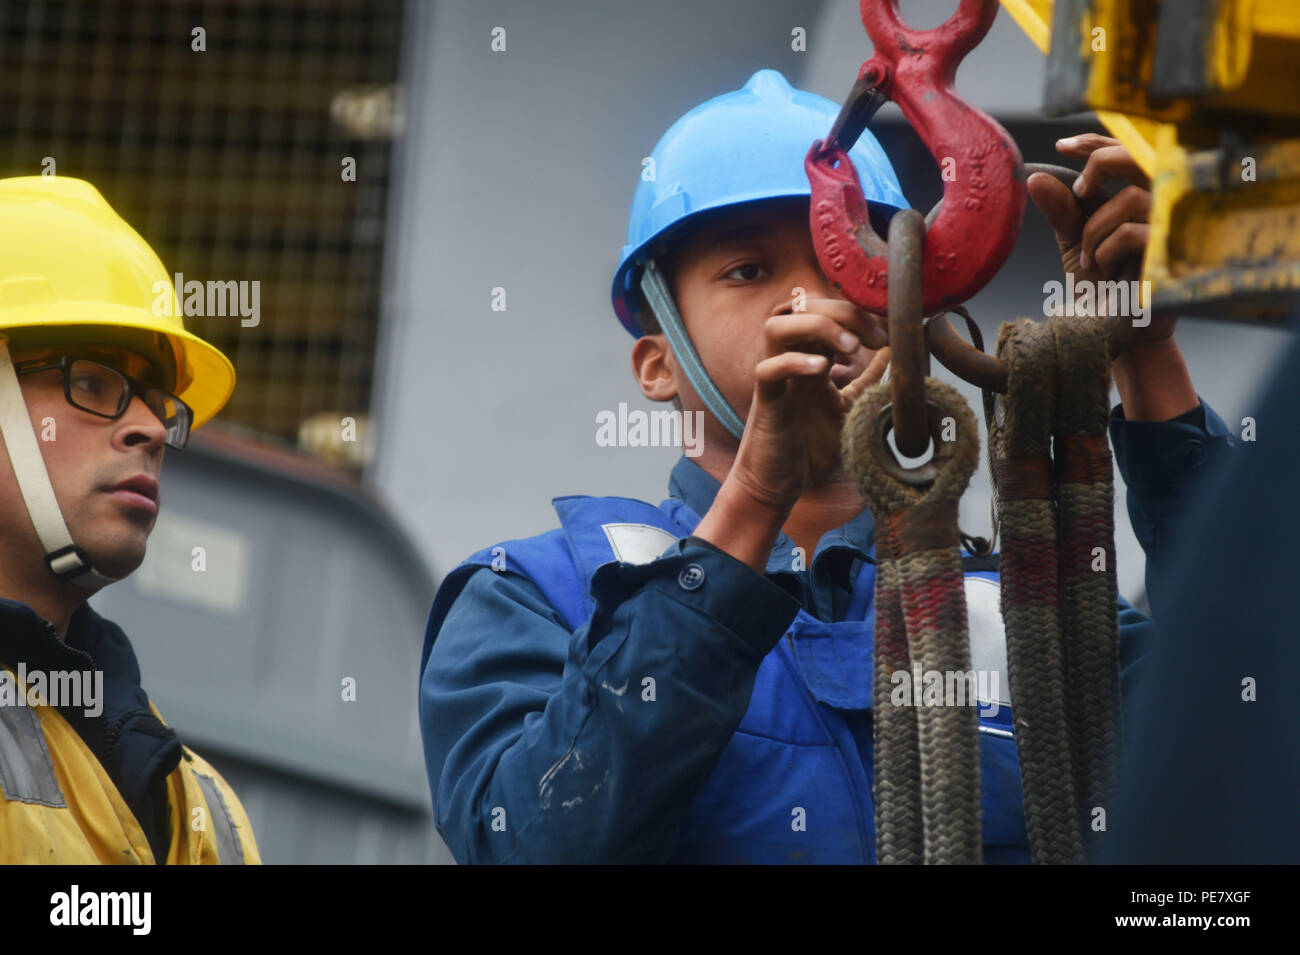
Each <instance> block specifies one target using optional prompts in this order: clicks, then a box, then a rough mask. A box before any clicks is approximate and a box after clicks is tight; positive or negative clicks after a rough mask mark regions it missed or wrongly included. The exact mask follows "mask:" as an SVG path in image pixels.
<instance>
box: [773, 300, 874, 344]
mask: <svg viewBox="0 0 1300 955" xmlns="http://www.w3.org/2000/svg"><path fill="white" fill-rule="evenodd" d="M792 305H793V300H789V301H786V302H784V303H782V305H781V307H780V308H779V309H777V314H808V315H813V314H816V315H825V316H827V317H829V318H830V319H831V320H833V321H835V322H837V323H838V324H840V325H842V326H844V328H846V329H847V330H848V331H850V332H851V333H853V334H854V335H855V336H856V337H857V338H858V339H859V340H860V341H861V342H862V344H864V345H866V346H867V347H868V348H880V347H881V346H882V345H884V344H885V342H886V341H888V338H889V319H888V318H886V317H885V316H883V315H873V314H871V313H870V312H867V311H864V310H863V309H861V308H859V307H858V306H857V305H855V304H853V303H852V302H850V301H848V300H846V299H843V298H817V297H813V296H809V297H806V298H805V299H804V301H803V308H802V309H801V310H800V311H799V312H794V311H793V308H792Z"/></svg>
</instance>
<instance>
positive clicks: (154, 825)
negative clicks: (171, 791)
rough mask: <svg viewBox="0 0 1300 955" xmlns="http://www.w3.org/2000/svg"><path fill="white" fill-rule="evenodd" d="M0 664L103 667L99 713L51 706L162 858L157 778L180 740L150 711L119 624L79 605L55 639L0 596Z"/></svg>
mask: <svg viewBox="0 0 1300 955" xmlns="http://www.w3.org/2000/svg"><path fill="white" fill-rule="evenodd" d="M0 663H5V664H8V665H9V666H11V667H13V668H15V669H17V667H18V665H19V664H20V663H22V664H25V665H26V668H27V670H28V672H31V671H34V670H42V671H46V672H49V671H55V670H65V671H66V670H87V669H90V670H96V669H97V670H100V671H102V672H103V675H104V679H103V701H102V703H103V711H102V712H101V713H100V714H99V715H97V716H87V715H86V712H85V709H84V708H82V707H59V712H60V713H61V714H62V715H63V717H64V719H66V720H67V721H68V722H69V723H70V724H71V725H72V727H73V729H74V730H76V732H77V734H78V735H79V736H80V737H81V738H82V740H84V741H85V743H86V745H87V746H89V747H90V750H91V752H93V753H94V754H95V756H96V758H97V759H98V760H99V762H100V765H102V766H103V767H104V769H105V771H106V772H107V773H108V775H109V777H110V778H111V779H112V780H113V783H114V784H115V785H116V786H117V788H118V791H119V792H120V793H121V794H122V797H123V799H125V800H126V803H127V805H128V806H130V807H131V810H132V812H133V813H134V814H135V816H136V818H137V819H138V820H139V821H140V823H141V826H142V827H143V828H144V831H145V833H146V835H147V836H148V838H149V842H150V845H151V846H152V847H153V850H154V854H155V857H156V858H158V860H159V861H162V860H163V859H164V858H165V856H166V853H167V848H168V844H169V841H170V837H169V833H168V830H167V798H166V791H165V789H164V788H162V787H163V780H164V779H165V778H166V776H167V775H168V774H170V773H171V772H172V771H173V770H174V769H175V768H176V766H177V765H178V764H179V763H180V760H181V755H182V748H181V742H180V740H179V739H178V738H177V736H176V734H175V733H174V732H173V731H172V729H171V728H170V727H168V726H167V725H165V724H164V723H163V722H162V721H161V720H159V719H158V718H157V717H156V716H154V715H153V712H152V710H151V709H150V706H149V696H148V694H147V693H145V691H144V688H143V687H142V686H141V685H140V665H139V663H138V662H137V661H136V657H135V651H134V650H133V649H132V648H131V642H130V641H129V640H128V639H127V638H126V634H125V633H123V632H122V629H121V627H119V626H117V625H116V624H114V623H111V622H110V621H107V620H105V619H104V618H103V617H101V616H100V615H99V614H97V613H96V612H95V611H94V609H93V608H91V607H90V605H89V604H82V605H81V606H80V607H79V608H77V611H76V612H75V613H74V614H73V615H72V619H71V620H70V621H69V623H68V633H67V639H66V641H63V640H60V639H59V636H58V633H56V632H55V630H54V626H53V624H51V623H50V622H49V621H48V620H46V619H45V618H44V617H42V616H41V615H40V614H38V613H37V612H36V611H35V610H33V609H32V608H31V607H29V606H28V605H27V604H24V603H20V602H18V601H15V600H5V599H0Z"/></svg>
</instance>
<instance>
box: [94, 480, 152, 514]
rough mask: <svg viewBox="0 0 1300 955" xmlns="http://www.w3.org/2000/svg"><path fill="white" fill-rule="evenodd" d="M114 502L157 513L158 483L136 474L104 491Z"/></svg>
mask: <svg viewBox="0 0 1300 955" xmlns="http://www.w3.org/2000/svg"><path fill="white" fill-rule="evenodd" d="M105 491H106V493H108V494H109V495H111V496H112V497H113V499H114V500H116V501H118V502H119V503H121V504H125V505H126V506H128V507H131V508H134V509H138V510H141V511H147V512H149V513H150V514H156V513H158V481H157V480H156V479H154V478H151V477H149V475H147V474H137V475H135V476H134V477H129V478H127V479H126V480H125V481H119V482H118V483H117V484H114V485H113V486H112V487H110V488H106V489H105Z"/></svg>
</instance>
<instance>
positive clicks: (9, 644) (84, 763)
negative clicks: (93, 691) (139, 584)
mask: <svg viewBox="0 0 1300 955" xmlns="http://www.w3.org/2000/svg"><path fill="white" fill-rule="evenodd" d="M0 650H2V651H3V653H4V657H6V658H7V659H6V658H0V864H12V863H60V864H65V863H66V864H93V863H111V864H126V865H140V864H148V865H152V864H154V863H155V862H157V861H159V860H157V859H155V856H154V851H153V848H152V847H151V844H150V839H149V835H147V830H146V829H145V827H144V825H142V824H141V820H139V819H137V817H136V815H135V812H137V811H141V810H142V809H143V808H144V807H145V806H148V807H149V808H148V809H147V810H146V811H149V812H150V813H151V816H150V818H149V819H148V820H146V821H145V825H149V826H155V827H157V828H158V830H159V831H158V832H155V833H153V835H154V840H155V842H156V843H158V844H159V845H161V843H162V840H163V839H164V838H165V839H167V844H168V849H167V858H166V859H165V860H162V861H164V862H165V863H166V864H167V865H216V864H222V865H231V864H233V865H243V864H255V863H260V862H261V861H262V860H261V856H260V855H259V854H258V851H257V843H256V842H255V841H254V839H253V829H252V826H251V825H250V824H249V821H248V816H247V815H246V814H245V812H244V807H243V806H241V805H240V803H239V800H238V798H236V796H235V794H234V792H233V791H232V790H231V788H230V787H229V785H227V784H226V781H225V780H224V779H222V778H221V776H220V775H218V773H217V771H216V770H215V769H213V768H212V766H211V765H209V764H208V763H207V762H206V761H205V760H203V759H202V758H200V757H199V756H198V755H197V754H196V753H195V752H194V751H193V750H191V749H190V748H189V747H187V746H185V745H184V744H183V743H182V742H181V741H180V740H178V739H176V738H175V734H174V733H173V732H172V731H171V729H170V728H169V727H167V725H166V724H165V722H164V721H163V719H162V715H161V714H160V713H159V712H158V709H157V707H155V706H154V704H153V701H152V700H150V699H149V698H148V695H147V694H146V693H145V692H144V690H143V689H142V688H141V686H140V671H139V666H138V665H137V663H136V659H135V653H134V651H133V650H132V649H131V646H130V641H129V640H127V638H126V635H125V634H124V633H122V630H121V628H119V627H117V626H116V625H114V624H112V623H110V622H109V621H106V620H104V619H103V618H101V617H100V616H99V615H98V614H96V613H95V612H94V611H93V610H92V609H91V608H90V607H89V606H88V605H84V604H83V605H82V607H81V608H79V609H78V610H77V612H76V613H75V614H74V615H73V618H72V621H71V623H70V626H69V630H68V640H67V641H66V643H65V642H63V641H60V640H59V637H58V635H57V634H56V633H55V632H54V630H53V628H52V627H51V626H50V624H49V622H48V621H46V620H44V619H43V618H41V617H40V616H39V615H38V614H36V613H35V612H34V611H33V610H32V609H31V608H30V607H28V606H27V605H26V604H21V603H17V602H14V601H11V600H5V599H0ZM81 667H85V668H86V669H87V672H89V673H95V674H96V675H97V676H98V677H99V678H101V679H102V686H101V688H100V693H99V699H98V703H99V713H98V714H96V713H93V712H87V711H86V710H85V708H84V707H79V706H75V705H73V706H72V709H71V710H68V709H60V708H59V707H58V706H56V705H54V704H59V703H63V704H64V705H65V706H67V705H68V704H67V700H66V699H61V698H60V697H61V696H62V695H66V694H59V693H57V692H54V686H53V682H52V681H53V679H54V676H53V674H54V673H59V672H62V673H65V674H66V673H71V672H75V671H76V670H77V669H78V668H81ZM42 669H44V670H45V671H46V674H45V681H42V678H41V677H40V676H39V675H37V674H38V673H40V671H41V670H42ZM110 687H111V689H110ZM51 692H53V698H51V696H50V695H48V694H49V693H51ZM78 709H81V710H82V712H85V716H86V717H96V719H95V720H94V722H91V721H89V720H83V717H82V715H81V713H78V712H77V710H78ZM110 713H111V715H112V716H113V723H112V726H111V727H110V726H109V725H108V723H107V719H108V717H109V716H110ZM74 719H75V720H76V721H77V725H75V726H74V725H73V720H74ZM101 719H102V720H103V722H101V721H100V720H101ZM79 730H80V732H79ZM83 733H88V734H90V737H91V738H93V739H94V740H95V742H94V743H89V742H87V739H86V738H83V736H82V734H83ZM99 733H104V734H106V737H105V739H100V738H99V737H98V736H97V735H96V734H99ZM107 737H111V741H108V742H106V740H107ZM128 737H129V738H128ZM149 740H153V741H154V742H155V743H157V745H156V746H151V744H150V743H149V742H148V741H149ZM141 746H143V749H142V748H141ZM95 747H101V748H104V750H105V752H106V753H111V754H112V758H113V762H114V765H115V766H116V767H117V769H116V771H117V772H125V773H128V774H129V775H127V776H126V777H124V778H120V779H119V778H118V777H115V776H113V775H111V774H110V772H109V770H108V769H107V768H106V765H105V763H103V762H101V757H100V756H97V755H96V752H97V749H96V748H95ZM132 754H134V755H132ZM124 760H125V762H124ZM158 760H162V762H158ZM173 761H174V768H173V769H171V771H170V772H167V766H168V765H173ZM151 767H152V768H151ZM159 773H166V775H158V774H159ZM115 779H118V781H117V782H115V781H114V780H115ZM146 779H148V780H149V781H148V787H149V788H148V792H149V794H150V795H149V796H148V799H147V802H137V803H136V808H135V810H134V811H133V809H132V803H131V801H130V800H129V799H128V798H127V797H124V796H123V790H122V789H120V788H119V783H120V784H121V785H122V786H131V785H134V784H135V783H136V782H137V781H141V782H143V781H145V780H146ZM164 798H165V800H166V806H165V812H164V807H163V799H164ZM153 814H156V815H157V818H156V820H155V819H154V818H153Z"/></svg>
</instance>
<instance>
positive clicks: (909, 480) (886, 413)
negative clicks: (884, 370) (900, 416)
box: [870, 401, 944, 487]
mask: <svg viewBox="0 0 1300 955" xmlns="http://www.w3.org/2000/svg"><path fill="white" fill-rule="evenodd" d="M925 408H926V418H927V427H928V432H929V438H930V440H932V441H933V442H934V455H933V456H932V457H931V458H930V460H929V461H927V462H926V463H925V464H922V465H921V466H920V467H915V468H905V467H903V465H902V464H901V463H900V462H899V460H898V458H897V457H895V455H894V452H893V449H892V448H890V447H889V442H888V441H886V440H885V438H886V436H887V435H888V434H889V432H890V431H892V430H893V424H894V419H893V406H892V403H890V404H886V405H885V406H884V407H883V408H881V409H880V412H879V413H878V414H877V415H876V420H875V421H874V422H873V423H872V425H871V436H870V442H871V451H872V453H873V454H874V455H875V457H876V460H877V461H878V462H879V463H880V467H881V469H882V470H883V471H884V472H885V473H886V474H888V475H889V476H890V477H892V478H894V479H895V480H897V481H901V482H903V483H904V484H908V485H910V486H912V487H928V486H929V485H931V484H933V483H934V481H935V479H936V478H937V477H938V476H939V469H938V467H936V462H938V461H939V460H940V450H939V449H940V447H941V446H942V444H943V443H942V442H941V441H940V440H939V437H940V433H941V429H942V428H943V419H944V411H943V409H942V408H940V407H939V406H938V405H937V404H935V403H934V402H933V401H926V403H925ZM894 440H895V441H897V440H898V439H897V438H895V439H894ZM921 450H922V451H923V452H924V451H925V448H922V449H921ZM904 453H906V452H904Z"/></svg>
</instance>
